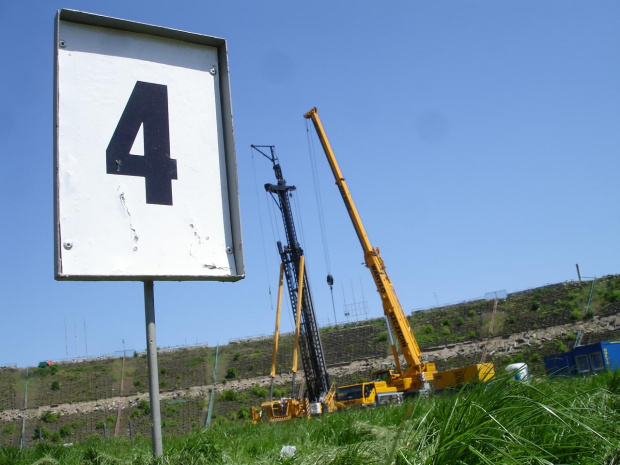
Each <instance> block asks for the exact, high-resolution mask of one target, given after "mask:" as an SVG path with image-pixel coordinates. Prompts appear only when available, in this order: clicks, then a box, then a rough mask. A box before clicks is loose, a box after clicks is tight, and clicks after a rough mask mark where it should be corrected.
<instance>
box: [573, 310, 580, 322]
mask: <svg viewBox="0 0 620 465" xmlns="http://www.w3.org/2000/svg"><path fill="white" fill-rule="evenodd" d="M580 316H581V314H580V313H579V310H577V309H575V310H573V311H572V312H570V317H571V320H578V319H579V317H580Z"/></svg>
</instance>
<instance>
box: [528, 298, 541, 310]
mask: <svg viewBox="0 0 620 465" xmlns="http://www.w3.org/2000/svg"><path fill="white" fill-rule="evenodd" d="M530 310H533V311H537V310H540V301H538V300H535V301H534V302H532V306H531V307H530Z"/></svg>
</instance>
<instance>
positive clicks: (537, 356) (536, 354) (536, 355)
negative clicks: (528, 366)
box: [530, 352, 540, 363]
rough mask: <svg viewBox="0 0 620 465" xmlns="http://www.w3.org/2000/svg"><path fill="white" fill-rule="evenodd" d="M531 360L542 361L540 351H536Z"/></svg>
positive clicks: (533, 361)
mask: <svg viewBox="0 0 620 465" xmlns="http://www.w3.org/2000/svg"><path fill="white" fill-rule="evenodd" d="M530 362H532V363H535V362H540V354H539V353H538V352H536V353H535V354H532V356H531V357H530Z"/></svg>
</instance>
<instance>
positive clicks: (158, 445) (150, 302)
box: [144, 281, 163, 457]
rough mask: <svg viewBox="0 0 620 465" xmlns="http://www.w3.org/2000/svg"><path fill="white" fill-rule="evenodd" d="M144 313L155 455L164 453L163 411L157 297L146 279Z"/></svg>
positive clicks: (151, 283)
mask: <svg viewBox="0 0 620 465" xmlns="http://www.w3.org/2000/svg"><path fill="white" fill-rule="evenodd" d="M144 314H145V316H146V356H147V360H148V365H149V398H150V401H151V425H152V426H151V435H152V437H153V455H154V456H155V457H160V456H161V455H162V454H163V446H162V441H161V411H160V403H159V370H158V368H157V338H156V335H155V297H154V292H153V281H144Z"/></svg>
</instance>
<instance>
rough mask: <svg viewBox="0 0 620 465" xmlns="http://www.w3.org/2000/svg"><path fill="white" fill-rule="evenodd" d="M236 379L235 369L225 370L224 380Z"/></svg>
mask: <svg viewBox="0 0 620 465" xmlns="http://www.w3.org/2000/svg"><path fill="white" fill-rule="evenodd" d="M236 377H237V369H236V368H235V367H231V368H229V369H228V370H226V378H227V379H235V378H236Z"/></svg>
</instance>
